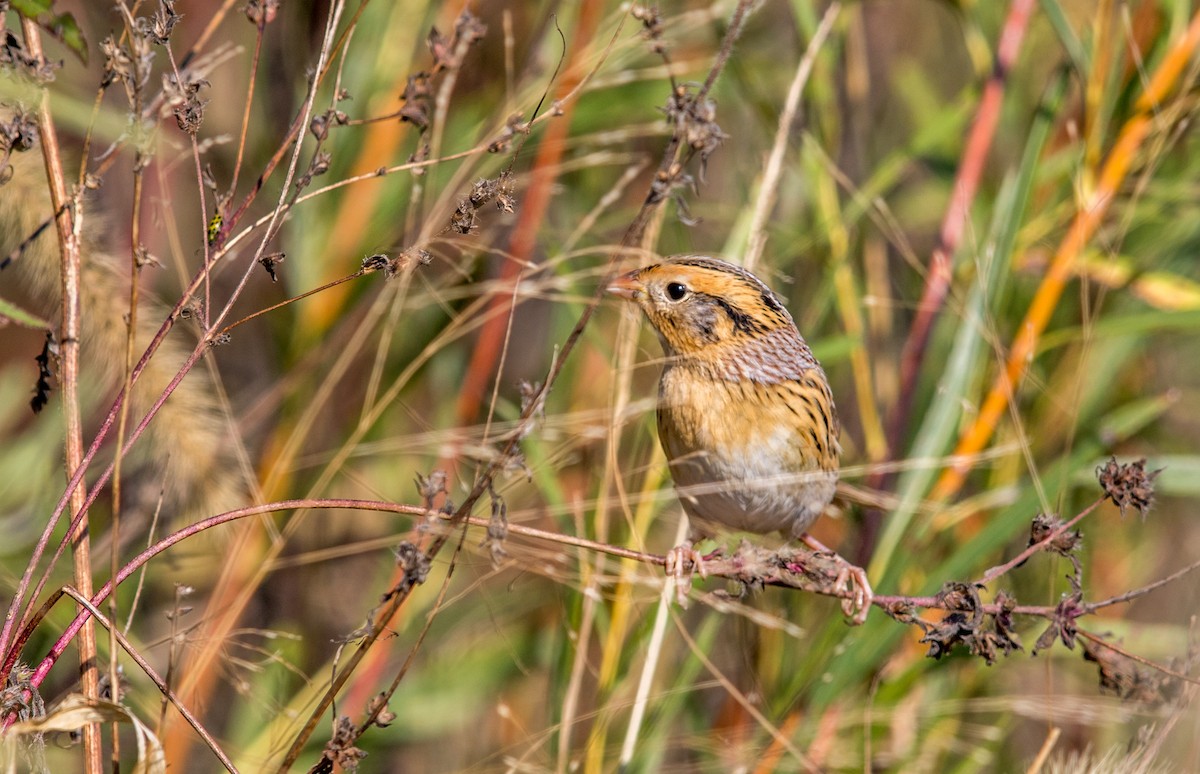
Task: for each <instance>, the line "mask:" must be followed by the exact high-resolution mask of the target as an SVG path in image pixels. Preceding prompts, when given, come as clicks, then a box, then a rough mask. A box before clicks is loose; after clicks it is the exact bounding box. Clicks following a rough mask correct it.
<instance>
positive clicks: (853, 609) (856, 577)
mask: <svg viewBox="0 0 1200 774" xmlns="http://www.w3.org/2000/svg"><path fill="white" fill-rule="evenodd" d="M800 540H801V541H803V542H804V544H805V545H806V546H808V547H809V548H811V549H812V550H814V551H816V552H817V553H819V554H829V555H830V556H832V557H833V559H834V561H836V562H837V565H838V573H837V576H836V577H835V578H834V580H833V586H834V588H835V589H838V590H841V589H846V590H847V591H849V592H850V596H848V597H842V612H843V613H845V614H846V617H847V618H849V619H850V624H851V625H853V626H859V625H861V624H863V623H864V622H865V621H866V620H867V611H868V610H870V609H871V602H872V601H873V600H874V599H875V592H874V591H872V590H871V583H870V581H868V580H867V571H866V570H864V569H863V568H861V567H859V566H858V565H855V564H851V563H850V562H848V561H846V560H845V559H844V558H842V557H841V556H840V555H839V554H838V553H837V552H836V551H833V550H831V549H830V548H829V547H828V546H826V545H825V544H824V543H822V542H821V541H819V540H817V539H816V538H814V537H813V536H812V535H808V534H804V535H801V536H800Z"/></svg>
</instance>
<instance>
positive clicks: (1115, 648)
mask: <svg viewBox="0 0 1200 774" xmlns="http://www.w3.org/2000/svg"><path fill="white" fill-rule="evenodd" d="M1076 631H1078V633H1079V636H1080V637H1083V638H1084V639H1086V640H1089V641H1091V642H1094V643H1095V644H1097V645H1099V646H1100V647H1102V648H1105V649H1107V650H1111V651H1112V652H1113V653H1116V654H1118V655H1121V656H1124V657H1125V658H1127V659H1129V660H1130V661H1136V662H1137V663H1139V664H1141V665H1142V666H1144V667H1149V668H1151V669H1153V670H1155V671H1157V672H1162V673H1163V674H1164V675H1168V676H1170V677H1174V678H1175V679H1176V680H1182V681H1183V682H1185V683H1190V684H1191V685H1200V679H1197V678H1195V677H1192V676H1190V675H1185V674H1183V673H1182V672H1177V671H1176V670H1174V669H1171V668H1170V667H1165V666H1163V665H1162V664H1158V663H1155V662H1154V661H1151V660H1150V659H1148V658H1143V657H1142V656H1139V655H1137V654H1136V653H1130V652H1129V651H1127V650H1125V649H1124V648H1122V647H1120V646H1119V645H1114V644H1113V643H1111V642H1109V641H1108V640H1105V639H1104V638H1102V637H1097V636H1096V635H1094V634H1092V633H1091V632H1088V631H1084V630H1083V629H1077V630H1076Z"/></svg>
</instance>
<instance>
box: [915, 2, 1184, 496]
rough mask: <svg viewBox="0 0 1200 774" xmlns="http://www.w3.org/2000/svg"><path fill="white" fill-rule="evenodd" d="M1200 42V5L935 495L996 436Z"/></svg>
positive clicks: (1114, 153)
mask: <svg viewBox="0 0 1200 774" xmlns="http://www.w3.org/2000/svg"><path fill="white" fill-rule="evenodd" d="M1198 46H1200V11H1197V12H1196V14H1195V15H1194V16H1193V17H1192V20H1191V22H1190V24H1189V25H1188V28H1187V32H1186V33H1185V34H1184V35H1183V37H1181V38H1180V39H1179V40H1178V41H1177V42H1176V43H1175V45H1174V46H1172V47H1171V49H1170V51H1168V52H1167V54H1166V56H1165V57H1164V58H1163V60H1162V62H1161V63H1160V64H1159V67H1158V70H1156V71H1155V72H1154V75H1153V76H1152V77H1151V78H1150V81H1149V83H1148V84H1147V85H1146V90H1145V91H1144V92H1143V93H1142V95H1141V97H1139V98H1138V100H1137V103H1136V104H1135V106H1134V107H1135V111H1136V112H1135V113H1134V115H1133V116H1132V117H1131V118H1130V119H1129V120H1128V121H1126V122H1125V124H1124V126H1122V127H1121V131H1120V134H1119V135H1118V137H1117V141H1116V143H1115V144H1114V145H1113V148H1112V150H1111V151H1110V152H1109V154H1108V158H1107V159H1106V160H1105V162H1104V164H1103V166H1102V167H1101V170H1100V175H1099V177H1098V179H1097V181H1096V186H1095V189H1094V190H1093V191H1091V193H1090V194H1089V195H1088V196H1087V197H1086V199H1085V200H1084V201H1083V203H1082V204H1081V206H1080V209H1079V211H1078V212H1077V213H1076V215H1075V218H1074V219H1073V220H1072V221H1071V225H1070V227H1069V229H1068V231H1067V234H1066V236H1065V237H1063V240H1062V242H1061V243H1060V244H1059V246H1058V249H1057V250H1056V251H1055V253H1054V257H1053V258H1052V259H1051V261H1050V266H1049V268H1048V269H1047V271H1046V276H1045V277H1044V278H1043V279H1042V283H1041V285H1039V286H1038V289H1037V293H1036V294H1035V295H1034V297H1033V301H1032V302H1031V303H1030V304H1029V309H1028V310H1027V311H1026V313H1025V318H1024V319H1023V320H1022V321H1021V324H1020V327H1018V328H1017V335H1016V338H1015V339H1014V340H1013V344H1012V347H1011V349H1010V350H1009V353H1008V358H1007V362H1006V363H1005V366H1004V368H1003V369H1002V370H1001V372H1000V373H999V374H998V375H997V376H996V381H995V382H994V383H993V384H992V387H991V389H990V390H989V391H988V394H987V398H986V399H985V400H984V402H983V405H982V407H981V408H980V410H979V413H978V414H977V415H976V417H975V421H974V422H973V423H972V424H971V426H970V427H969V428H967V430H965V431H964V432H963V434H962V435H961V436H960V437H959V441H958V445H957V447H956V448H955V450H954V454H955V455H956V456H957V457H959V459H960V460H962V461H961V462H958V463H956V464H955V465H953V466H952V467H950V468H949V469H948V470H946V472H945V473H943V474H942V476H941V478H940V479H938V482H937V485H936V486H935V487H934V489H933V494H932V499H934V500H946V499H949V498H950V497H952V496H953V495H954V494H955V493H956V492H958V490H959V489H960V488H961V487H962V485H963V483H964V482H965V481H966V477H967V473H968V472H969V470H970V466H971V460H972V458H973V455H975V454H976V453H977V452H979V451H980V450H981V449H982V448H983V447H984V446H985V445H986V444H987V442H988V440H990V439H991V437H992V433H993V432H994V431H995V429H996V424H997V422H998V421H999V420H1000V417H1001V415H1003V413H1004V410H1005V407H1006V406H1008V404H1009V402H1010V401H1011V400H1012V396H1013V395H1014V393H1015V390H1016V387H1017V385H1018V384H1019V383H1020V381H1021V378H1022V377H1023V376H1024V374H1025V371H1026V368H1027V367H1028V365H1029V364H1030V363H1031V362H1033V356H1034V354H1035V352H1036V350H1037V344H1038V339H1039V338H1040V337H1041V334H1042V331H1044V330H1045V329H1046V326H1047V324H1049V322H1050V317H1051V315H1052V314H1053V312H1054V310H1055V308H1056V307H1057V306H1058V300H1059V299H1060V298H1061V297H1062V293H1063V290H1064V289H1065V287H1066V283H1067V280H1068V279H1070V277H1071V276H1072V269H1073V267H1074V266H1075V262H1076V260H1077V258H1078V257H1079V255H1080V253H1082V252H1083V250H1084V249H1085V248H1086V247H1087V245H1088V242H1089V241H1090V240H1091V238H1092V235H1093V234H1095V232H1096V229H1097V228H1099V226H1100V224H1101V222H1102V221H1103V219H1104V216H1105V215H1106V214H1107V213H1108V208H1109V207H1110V206H1111V205H1112V202H1113V200H1114V199H1115V198H1116V197H1117V195H1118V194H1119V192H1120V188H1121V185H1122V183H1123V182H1124V181H1125V177H1126V175H1127V174H1128V172H1129V169H1130V167H1131V166H1132V165H1133V162H1134V159H1135V158H1136V157H1137V155H1138V152H1139V150H1140V149H1141V147H1142V145H1143V143H1144V141H1145V140H1146V137H1147V135H1149V133H1150V130H1151V128H1152V123H1153V121H1154V118H1155V115H1156V114H1157V112H1158V110H1159V109H1160V108H1161V105H1162V102H1163V100H1164V99H1166V97H1167V96H1168V93H1169V92H1170V91H1171V89H1172V88H1174V87H1175V85H1176V84H1177V83H1178V81H1179V76H1180V74H1181V73H1183V71H1184V69H1185V68H1186V67H1187V65H1188V63H1189V62H1190V61H1191V58H1192V55H1193V54H1194V53H1195V51H1196V48H1197V47H1198Z"/></svg>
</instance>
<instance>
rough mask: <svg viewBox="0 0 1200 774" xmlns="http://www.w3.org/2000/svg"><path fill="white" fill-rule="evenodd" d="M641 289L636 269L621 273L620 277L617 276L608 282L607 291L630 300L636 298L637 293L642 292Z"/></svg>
mask: <svg viewBox="0 0 1200 774" xmlns="http://www.w3.org/2000/svg"><path fill="white" fill-rule="evenodd" d="M642 289H643V285H642V281H641V280H640V279H638V272H636V271H631V272H629V273H628V274H622V275H621V276H620V277H617V278H616V279H614V280H613V281H612V282H610V283H609V284H608V292H609V293H612V294H613V295H614V296H620V297H621V298H625V299H628V300H630V301H632V300H633V299H635V298H637V296H638V294H639V293H640V292H642Z"/></svg>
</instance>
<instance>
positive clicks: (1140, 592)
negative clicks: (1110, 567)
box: [1083, 560, 1200, 613]
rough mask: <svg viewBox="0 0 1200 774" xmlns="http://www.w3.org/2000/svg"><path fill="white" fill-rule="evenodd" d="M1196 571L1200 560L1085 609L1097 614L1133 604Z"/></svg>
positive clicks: (1092, 603)
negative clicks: (1108, 608) (1110, 608)
mask: <svg viewBox="0 0 1200 774" xmlns="http://www.w3.org/2000/svg"><path fill="white" fill-rule="evenodd" d="M1196 570H1200V560H1197V561H1195V562H1192V563H1191V564H1189V565H1188V566H1187V567H1184V568H1183V569H1182V570H1177V571H1175V572H1173V573H1171V574H1170V575H1168V576H1167V577H1165V578H1160V579H1159V580H1156V581H1154V582H1153V583H1150V584H1147V585H1145V586H1142V587H1141V588H1138V589H1134V590H1133V591H1127V592H1125V593H1124V594H1118V595H1116V596H1115V597H1109V598H1108V599H1102V600H1100V601H1098V602H1089V603H1087V604H1086V605H1084V606H1083V608H1084V610H1086V611H1087V612H1089V613H1092V612H1095V611H1096V610H1099V609H1101V608H1104V607H1111V606H1113V605H1119V604H1121V603H1123V602H1132V601H1133V600H1135V599H1137V598H1138V597H1144V596H1146V595H1147V594H1149V593H1150V592H1151V591H1156V590H1157V589H1160V588H1162V587H1163V586H1166V585H1167V584H1169V583H1174V582H1175V581H1177V580H1179V579H1180V578H1183V577H1184V576H1186V575H1190V574H1191V573H1193V572H1195V571H1196Z"/></svg>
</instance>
